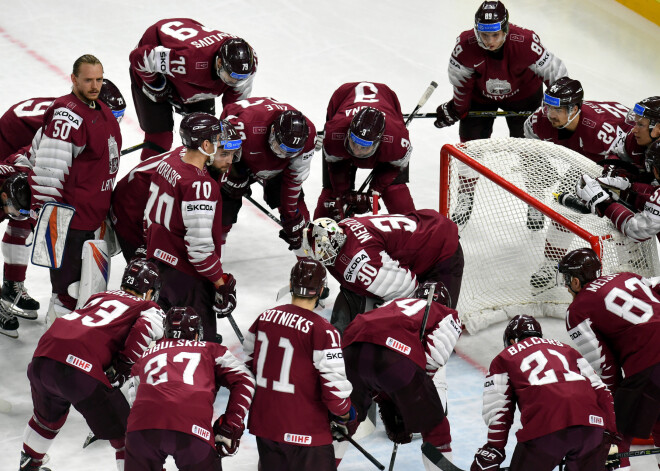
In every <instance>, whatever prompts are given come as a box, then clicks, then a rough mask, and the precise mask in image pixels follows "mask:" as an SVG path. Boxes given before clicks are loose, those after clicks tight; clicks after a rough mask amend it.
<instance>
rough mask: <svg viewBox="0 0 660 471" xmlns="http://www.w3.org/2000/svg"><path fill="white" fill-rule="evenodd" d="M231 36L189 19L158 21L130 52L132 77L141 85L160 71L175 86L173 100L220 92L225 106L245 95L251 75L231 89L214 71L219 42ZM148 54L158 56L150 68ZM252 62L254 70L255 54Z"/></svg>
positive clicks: (191, 100) (201, 97)
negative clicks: (239, 85)
mask: <svg viewBox="0 0 660 471" xmlns="http://www.w3.org/2000/svg"><path fill="white" fill-rule="evenodd" d="M232 38H236V36H234V35H233V34H229V33H223V32H221V31H217V30H214V29H210V28H207V27H206V26H204V25H202V24H201V23H199V22H198V21H195V20H191V19H189V18H170V19H165V20H160V21H159V22H157V23H156V24H154V25H152V26H150V27H149V28H147V30H146V31H145V33H144V34H143V35H142V38H141V39H140V42H139V43H138V45H137V47H136V48H135V49H133V51H131V53H130V55H129V61H130V64H131V65H130V67H131V71H132V72H133V77H134V78H136V79H137V85H138V86H141V85H142V83H144V82H146V83H152V82H154V80H155V79H156V74H157V73H162V74H163V75H165V77H166V78H167V80H168V82H169V83H170V84H171V85H172V87H174V91H175V95H176V96H174V97H173V99H174V100H175V101H178V102H182V103H194V102H196V101H201V100H208V99H211V98H215V97H218V96H220V95H222V104H223V106H224V105H227V104H229V103H233V102H235V101H237V100H241V99H243V98H247V97H249V96H250V91H251V89H252V78H253V77H254V75H252V77H250V78H249V79H248V80H247V82H246V83H244V84H243V85H242V86H241V87H240V88H232V87H230V86H229V85H227V84H226V83H225V82H223V81H222V80H220V77H218V76H217V73H216V70H215V57H216V53H217V52H218V50H219V49H220V46H222V43H224V42H225V41H227V40H228V39H232ZM159 46H160V48H159V49H158V50H157V49H156V48H158V47H159ZM253 53H254V51H253ZM150 54H157V55H158V59H157V65H158V67H157V68H154V67H152V62H154V61H151V60H149V56H150ZM254 62H255V67H254V69H255V72H256V69H257V56H256V54H255V55H254Z"/></svg>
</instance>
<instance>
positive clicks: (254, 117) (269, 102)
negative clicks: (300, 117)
mask: <svg viewBox="0 0 660 471" xmlns="http://www.w3.org/2000/svg"><path fill="white" fill-rule="evenodd" d="M288 110H292V111H298V110H296V108H294V107H293V106H291V105H289V104H288V103H280V102H278V101H277V100H274V99H272V98H265V97H262V98H254V97H253V98H249V99H247V100H241V101H239V102H237V103H233V104H230V105H227V106H225V108H224V109H223V110H222V115H221V119H226V120H228V121H229V122H230V123H231V124H232V125H233V126H234V128H236V130H237V131H238V132H239V133H240V134H241V139H243V144H242V154H241V160H240V162H239V163H238V164H235V165H238V166H239V167H247V169H248V170H249V171H250V173H251V174H252V175H254V176H256V177H257V178H259V179H262V180H268V179H271V178H273V177H274V176H276V175H278V174H280V173H282V172H283V175H282V177H283V179H282V188H281V190H280V202H281V207H280V210H281V211H282V212H283V213H284V215H285V216H286V217H287V218H293V217H294V215H295V214H296V211H297V210H298V203H299V198H300V193H301V191H302V184H303V182H304V181H305V180H306V179H307V177H308V176H309V169H310V165H311V163H312V157H313V156H314V140H315V139H316V128H315V127H314V124H313V123H312V122H311V121H310V120H309V119H307V118H306V120H307V126H308V127H309V137H308V138H307V142H305V143H304V146H303V150H302V151H301V152H300V154H299V155H297V156H296V157H293V158H286V159H282V158H280V157H278V156H276V155H275V154H274V153H273V151H271V150H270V144H269V143H268V138H269V136H270V127H271V124H272V123H273V122H274V121H275V119H276V118H277V117H278V116H279V115H281V114H282V113H283V112H284V111H288ZM305 212H306V211H305Z"/></svg>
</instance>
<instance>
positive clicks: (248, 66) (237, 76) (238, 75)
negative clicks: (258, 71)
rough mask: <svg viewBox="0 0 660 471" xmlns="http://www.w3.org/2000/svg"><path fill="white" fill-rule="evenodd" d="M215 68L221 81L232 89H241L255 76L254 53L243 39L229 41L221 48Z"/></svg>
mask: <svg viewBox="0 0 660 471" xmlns="http://www.w3.org/2000/svg"><path fill="white" fill-rule="evenodd" d="M215 67H216V69H215V71H216V73H217V74H218V77H219V78H220V80H222V81H223V82H225V83H226V84H227V85H229V86H230V87H234V88H235V87H239V86H241V85H243V84H244V83H245V82H246V81H247V80H248V79H249V78H250V75H252V74H254V71H255V61H254V51H253V50H252V48H251V47H250V45H249V44H248V43H247V42H246V41H245V40H243V39H240V38H234V39H229V40H227V41H225V42H224V43H222V46H220V49H219V50H218V53H217V54H216V60H215Z"/></svg>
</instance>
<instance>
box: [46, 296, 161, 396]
mask: <svg viewBox="0 0 660 471" xmlns="http://www.w3.org/2000/svg"><path fill="white" fill-rule="evenodd" d="M163 318H164V314H163V311H162V310H161V309H160V307H158V305H157V304H156V303H154V302H152V301H145V300H144V299H142V298H138V297H136V296H133V295H132V294H129V293H127V292H125V291H106V292H103V293H97V294H95V295H93V296H92V297H90V298H89V301H87V303H86V304H85V305H84V306H83V307H82V308H81V309H78V310H75V311H73V312H71V313H69V314H67V315H65V316H63V317H60V318H57V319H55V322H53V325H51V326H50V328H49V329H48V330H47V331H46V333H44V334H43V335H42V336H41V338H40V339H39V343H38V344H37V349H36V350H35V352H34V357H35V358H36V357H46V358H51V359H53V360H55V361H59V362H60V363H65V364H67V365H71V366H74V367H76V368H78V369H80V370H82V371H84V372H85V373H87V374H88V375H90V376H92V377H93V378H96V379H97V380H99V381H101V382H102V383H103V384H105V385H106V386H108V387H110V382H109V381H108V378H107V377H106V376H105V370H107V369H108V368H109V367H110V364H111V361H112V358H113V357H114V356H115V355H117V354H118V353H121V354H122V355H123V356H124V357H126V358H127V359H128V360H129V361H131V362H135V361H137V360H138V359H139V358H140V356H141V355H142V353H143V352H144V351H145V350H146V349H147V348H148V347H149V344H150V343H151V341H152V340H158V339H160V338H161V337H162V336H163Z"/></svg>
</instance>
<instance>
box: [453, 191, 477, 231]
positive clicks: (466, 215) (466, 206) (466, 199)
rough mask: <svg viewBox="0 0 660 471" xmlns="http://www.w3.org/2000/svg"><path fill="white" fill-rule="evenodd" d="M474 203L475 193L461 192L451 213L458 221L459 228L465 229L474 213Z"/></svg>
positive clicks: (455, 220)
mask: <svg viewBox="0 0 660 471" xmlns="http://www.w3.org/2000/svg"><path fill="white" fill-rule="evenodd" d="M473 204H474V194H472V193H460V194H459V195H458V202H457V204H456V208H455V209H454V212H453V213H452V215H451V220H452V221H454V222H455V223H456V225H457V226H458V228H459V229H463V228H464V227H465V225H466V224H467V222H468V221H469V220H470V216H471V215H472V205H473Z"/></svg>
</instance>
